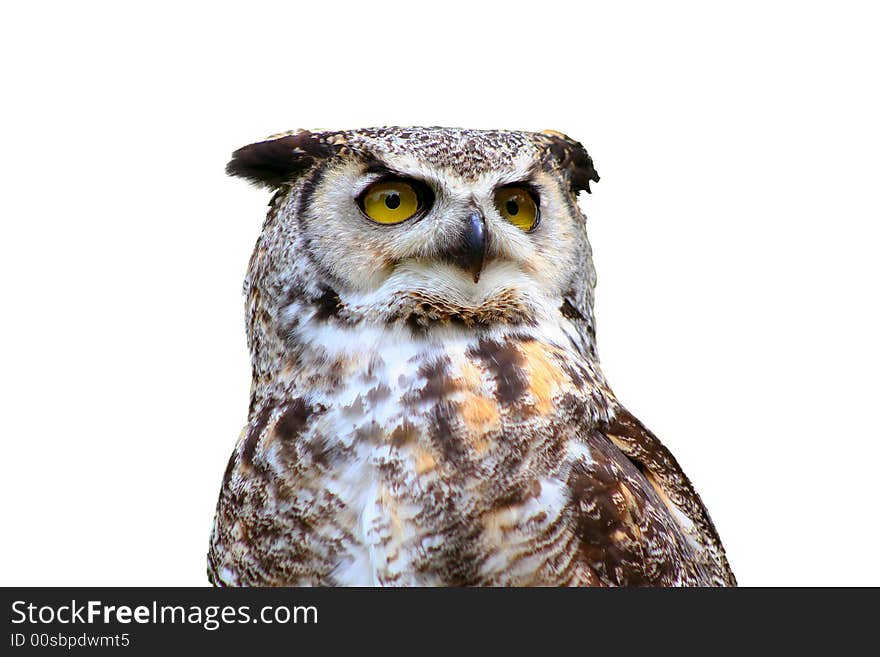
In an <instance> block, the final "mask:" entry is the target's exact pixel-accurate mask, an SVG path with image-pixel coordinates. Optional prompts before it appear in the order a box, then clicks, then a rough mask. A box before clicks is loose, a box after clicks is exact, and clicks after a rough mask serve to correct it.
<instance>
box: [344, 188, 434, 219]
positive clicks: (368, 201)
mask: <svg viewBox="0 0 880 657" xmlns="http://www.w3.org/2000/svg"><path fill="white" fill-rule="evenodd" d="M419 191H420V190H419V189H418V186H417V185H416V184H411V183H409V182H406V181H404V180H384V181H380V182H377V183H373V184H372V185H370V186H369V187H367V189H366V190H365V191H364V192H363V193H362V194H361V195H360V197H359V198H358V205H360V208H361V210H363V212H364V214H365V215H367V216H368V217H369V218H370V219H372V220H373V221H375V222H376V223H380V224H399V223H401V222H403V221H406V220H407V219H410V218H412V217H413V216H415V215H416V214H417V213H418V212H419V210H421V209H422V207H423V205H424V202H423V198H422V197H423V196H424V194H420V193H419Z"/></svg>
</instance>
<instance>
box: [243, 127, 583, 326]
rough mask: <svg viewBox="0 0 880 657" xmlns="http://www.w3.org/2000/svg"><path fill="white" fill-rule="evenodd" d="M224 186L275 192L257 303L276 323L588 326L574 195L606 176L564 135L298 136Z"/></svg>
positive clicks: (271, 144) (252, 281) (255, 274)
mask: <svg viewBox="0 0 880 657" xmlns="http://www.w3.org/2000/svg"><path fill="white" fill-rule="evenodd" d="M227 172H228V173H229V174H231V175H234V176H240V177H243V178H245V179H247V180H249V181H251V182H252V183H255V184H257V185H261V186H265V187H269V188H272V189H275V190H276V194H275V196H274V198H273V201H272V203H271V208H270V211H269V215H268V217H267V220H266V223H265V225H264V229H263V233H262V235H261V237H260V239H259V241H258V243H257V247H256V250H255V253H254V257H253V259H252V262H251V268H250V272H249V275H248V279H247V281H246V290H247V291H248V293H249V295H250V297H251V298H253V297H255V296H256V297H258V298H259V303H260V306H261V308H260V311H261V312H266V313H268V314H269V315H271V316H277V319H278V321H279V322H280V323H284V322H285V321H286V322H299V321H309V320H312V319H320V320H329V319H331V318H332V319H333V320H334V321H338V322H343V323H382V324H389V323H391V324H400V325H404V326H408V327H410V328H411V329H412V330H417V331H430V330H431V329H432V328H433V327H436V326H439V325H444V326H448V325H459V326H465V327H469V328H480V327H491V326H496V325H499V324H517V323H523V322H526V323H530V322H531V323H534V322H538V321H540V320H541V319H542V318H544V317H545V316H546V315H548V314H553V313H563V314H566V313H568V314H569V315H570V316H572V317H577V316H579V317H580V318H581V319H588V318H589V317H590V312H591V310H590V306H591V298H592V287H593V284H594V274H593V267H592V262H591V257H590V247H589V243H588V241H587V235H586V228H585V218H584V216H583V214H582V213H581V212H580V210H579V208H578V204H577V195H578V192H580V191H587V192H589V191H590V182H591V181H598V180H599V176H598V175H597V174H596V170H595V169H594V168H593V162H592V160H591V158H590V156H589V155H588V154H587V152H586V150H585V149H584V148H583V146H581V144H579V143H578V142H576V141H573V140H572V139H570V138H568V137H566V136H565V135H562V134H560V133H556V132H549V131H548V132H543V133H532V132H518V131H502V130H464V129H450V128H375V129H363V130H351V131H340V132H320V133H313V132H307V131H299V132H295V133H287V134H282V135H277V136H275V137H273V138H270V139H268V140H266V141H262V142H258V143H255V144H251V145H249V146H245V147H244V148H241V149H239V150H238V151H236V152H235V153H234V154H233V158H232V160H231V161H230V162H229V164H228V166H227ZM254 312H256V311H254Z"/></svg>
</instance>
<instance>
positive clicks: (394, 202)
mask: <svg viewBox="0 0 880 657" xmlns="http://www.w3.org/2000/svg"><path fill="white" fill-rule="evenodd" d="M385 207H387V208H388V209H389V210H396V209H397V208H399V207H400V194H398V193H397V192H391V193H390V194H388V196H386V197H385Z"/></svg>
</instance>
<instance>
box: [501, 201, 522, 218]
mask: <svg viewBox="0 0 880 657" xmlns="http://www.w3.org/2000/svg"><path fill="white" fill-rule="evenodd" d="M504 209H505V210H507V214H509V215H515V214H517V213H518V212H519V204H518V203H517V202H516V201H514V200H513V199H510V200H509V201H508V202H507V203H505V204H504Z"/></svg>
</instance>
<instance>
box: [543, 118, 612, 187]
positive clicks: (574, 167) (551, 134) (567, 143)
mask: <svg viewBox="0 0 880 657" xmlns="http://www.w3.org/2000/svg"><path fill="white" fill-rule="evenodd" d="M542 134H544V135H546V136H547V137H548V138H549V139H550V149H549V152H550V156H551V158H552V159H554V160H556V162H557V165H558V166H559V168H560V169H562V170H563V171H566V172H567V173H568V180H569V183H570V184H571V191H573V192H574V193H575V194H577V193H578V192H579V191H581V190H584V191H586V192H587V193H588V194H589V193H591V190H590V182H591V181H592V182H599V174H598V173H596V169H595V167H594V166H593V158H591V157H590V154H589V153H587V149H586V148H584V146H583V144H581V143H580V142H578V141H575V140H574V139H572V138H571V137H569V136H567V135H564V134H562V133H561V132H556V131H555V130H544V132H543V133H542Z"/></svg>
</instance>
